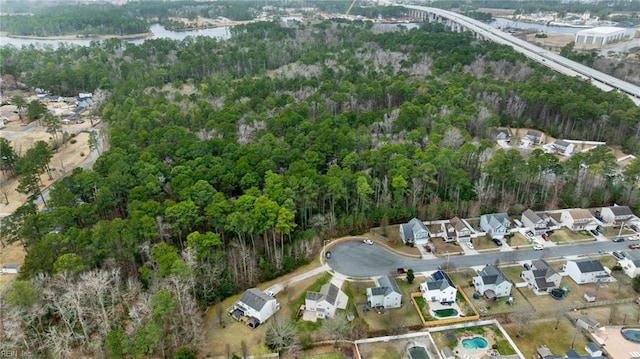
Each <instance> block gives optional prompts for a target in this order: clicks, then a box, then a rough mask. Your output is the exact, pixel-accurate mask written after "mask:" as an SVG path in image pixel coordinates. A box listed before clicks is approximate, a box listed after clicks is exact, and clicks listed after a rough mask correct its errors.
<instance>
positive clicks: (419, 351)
mask: <svg viewBox="0 0 640 359" xmlns="http://www.w3.org/2000/svg"><path fill="white" fill-rule="evenodd" d="M409 357H411V359H429V354H428V353H427V350H426V349H425V348H424V347H411V348H409Z"/></svg>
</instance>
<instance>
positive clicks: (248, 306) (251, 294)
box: [229, 288, 280, 328]
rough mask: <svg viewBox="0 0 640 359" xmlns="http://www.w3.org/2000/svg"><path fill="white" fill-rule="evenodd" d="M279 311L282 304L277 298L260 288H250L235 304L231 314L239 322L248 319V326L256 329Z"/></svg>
mask: <svg viewBox="0 0 640 359" xmlns="http://www.w3.org/2000/svg"><path fill="white" fill-rule="evenodd" d="M278 310H280V303H278V301H277V300H276V298H274V297H272V296H269V295H267V294H266V293H265V292H263V291H261V290H260V289H258V288H249V289H247V290H246V291H245V292H244V294H242V297H240V299H239V300H238V301H237V302H235V303H234V304H233V307H232V308H231V310H230V311H229V314H231V316H232V317H234V318H235V319H237V320H243V318H245V317H246V318H248V320H247V325H249V326H250V327H252V328H255V327H257V326H258V325H260V324H262V323H264V322H266V321H267V319H269V318H271V316H273V315H274V314H275V313H276V312H277V311H278Z"/></svg>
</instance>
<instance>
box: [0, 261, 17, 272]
mask: <svg viewBox="0 0 640 359" xmlns="http://www.w3.org/2000/svg"><path fill="white" fill-rule="evenodd" d="M19 271H20V264H13V263H8V264H3V265H2V269H1V270H0V273H2V274H17V273H18V272H19Z"/></svg>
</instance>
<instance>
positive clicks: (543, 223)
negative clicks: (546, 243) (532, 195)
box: [521, 209, 560, 235]
mask: <svg viewBox="0 0 640 359" xmlns="http://www.w3.org/2000/svg"><path fill="white" fill-rule="evenodd" d="M521 221H522V224H523V225H524V226H525V227H528V228H529V229H531V231H533V232H534V233H535V234H536V235H541V234H543V233H547V232H549V231H552V230H556V229H560V224H559V223H558V222H557V221H556V220H555V219H554V218H553V217H551V215H550V214H548V213H547V212H534V211H532V210H531V209H527V210H526V211H524V212H522V218H521Z"/></svg>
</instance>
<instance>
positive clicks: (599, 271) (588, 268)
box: [563, 258, 615, 284]
mask: <svg viewBox="0 0 640 359" xmlns="http://www.w3.org/2000/svg"><path fill="white" fill-rule="evenodd" d="M563 270H564V272H566V273H567V274H568V275H569V277H571V279H573V281H574V282H576V283H577V284H586V283H599V282H614V281H615V278H613V277H612V276H611V274H610V273H609V271H607V268H605V267H603V266H602V263H600V261H599V260H597V259H592V258H581V259H572V260H568V261H567V263H566V264H565V265H564V267H563Z"/></svg>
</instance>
